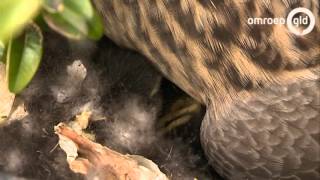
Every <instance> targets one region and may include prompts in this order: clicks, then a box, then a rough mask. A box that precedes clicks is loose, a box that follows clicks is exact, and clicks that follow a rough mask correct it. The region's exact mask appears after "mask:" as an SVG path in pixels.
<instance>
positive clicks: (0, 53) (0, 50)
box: [0, 41, 6, 63]
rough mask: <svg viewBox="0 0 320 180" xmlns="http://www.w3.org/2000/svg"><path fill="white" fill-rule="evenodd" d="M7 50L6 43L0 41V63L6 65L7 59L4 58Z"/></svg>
mask: <svg viewBox="0 0 320 180" xmlns="http://www.w3.org/2000/svg"><path fill="white" fill-rule="evenodd" d="M5 48H6V47H5V45H4V43H3V42H2V41H0V62H3V63H5V58H4V56H5V54H6V52H5V51H6V49H5Z"/></svg>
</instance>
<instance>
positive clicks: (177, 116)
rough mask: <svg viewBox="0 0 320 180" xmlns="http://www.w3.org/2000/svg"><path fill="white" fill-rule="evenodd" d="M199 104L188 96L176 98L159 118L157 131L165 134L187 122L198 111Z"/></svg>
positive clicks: (199, 109)
mask: <svg viewBox="0 0 320 180" xmlns="http://www.w3.org/2000/svg"><path fill="white" fill-rule="evenodd" d="M200 111H201V104H200V103H199V102H197V101H195V100H194V99H192V98H190V97H183V98H180V99H178V100H176V101H175V102H174V103H173V104H172V105H171V106H170V108H169V110H168V111H167V112H166V113H165V114H164V115H163V116H162V117H160V119H159V124H158V127H159V132H160V133H161V134H166V133H168V132H170V131H172V130H174V129H176V128H177V127H180V126H182V125H185V124H186V123H188V122H189V121H190V120H191V119H192V117H194V115H195V114H198V113H200Z"/></svg>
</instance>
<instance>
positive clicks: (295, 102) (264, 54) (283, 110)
mask: <svg viewBox="0 0 320 180" xmlns="http://www.w3.org/2000/svg"><path fill="white" fill-rule="evenodd" d="M93 2H94V4H95V6H96V7H97V9H98V11H99V12H100V13H101V14H102V15H103V17H104V18H103V20H104V26H105V34H106V35H107V36H108V37H109V38H111V39H112V40H114V41H115V42H116V43H117V44H119V45H121V46H124V47H128V48H131V49H134V50H136V51H139V52H140V53H142V54H143V55H145V56H146V57H147V58H148V59H150V60H151V61H152V62H153V64H154V65H156V66H157V67H158V68H159V70H160V71H162V72H163V74H164V75H165V76H166V77H168V78H169V79H170V80H172V81H173V82H174V83H176V84H177V85H178V86H180V87H181V88H182V89H183V90H185V91H186V92H187V93H189V94H190V95H191V96H193V97H194V98H196V99H197V100H199V101H200V102H202V103H204V104H205V105H206V106H207V107H208V110H207V119H205V121H204V123H203V124H204V125H203V131H202V132H203V133H202V135H203V145H204V149H205V150H206V151H207V154H208V156H209V159H210V160H212V162H213V166H214V167H217V169H220V172H221V173H222V174H223V175H224V176H227V177H229V178H232V179H234V178H235V179H236V177H244V176H248V177H251V178H252V177H254V178H255V177H258V176H256V175H257V174H263V175H262V176H263V177H268V178H278V177H286V178H289V179H290V176H294V178H293V179H295V178H296V177H302V175H297V173H294V172H295V171H297V172H300V170H299V168H300V169H303V168H306V169H308V168H307V167H309V166H308V165H310V166H312V168H311V167H310V168H309V169H311V170H310V174H313V175H314V176H311V175H310V177H319V169H317V171H314V169H313V165H314V163H311V161H309V160H310V159H308V158H307V156H310V155H311V154H312V153H313V154H312V155H315V154H314V152H315V151H319V150H320V148H319V143H320V142H319V139H320V137H319V133H318V130H316V128H315V127H314V126H312V125H311V124H317V123H318V124H319V123H320V120H319V115H318V114H319V108H314V107H313V106H312V107H311V105H310V104H308V103H307V102H305V101H308V99H314V98H318V96H315V94H312V95H310V96H308V95H306V94H304V93H305V89H303V88H306V87H303V84H301V87H299V84H300V83H298V82H303V83H305V82H306V83H307V82H309V81H312V83H318V80H315V79H317V78H318V77H319V62H320V23H319V2H318V1H317V0H260V1H256V0H239V1H237V0H93ZM301 6H302V7H306V8H309V9H310V10H312V12H313V14H314V15H315V16H316V27H315V28H314V30H313V31H312V32H311V33H310V34H308V35H306V36H296V35H294V34H292V33H291V32H289V31H288V30H287V27H286V26H285V25H249V24H247V19H248V18H249V17H262V18H263V17H286V16H287V14H288V12H289V11H290V10H292V9H294V8H296V7H301ZM285 84H286V85H285ZM307 84H308V83H307ZM296 86H298V87H296ZM271 87H273V88H271ZM312 87H313V90H314V91H317V88H318V86H315V85H313V86H312ZM270 88H271V89H270ZM277 88H278V89H279V92H277V93H279V94H277V93H275V92H274V93H271V92H273V90H272V89H277ZM282 88H285V89H287V90H286V91H282ZM291 88H292V90H288V89H291ZM295 90H296V91H297V93H298V95H297V94H294V95H293V94H290V93H291V91H295ZM269 91H270V93H269ZM289 91H290V92H289ZM263 93H266V95H264V94H263ZM268 93H269V94H268ZM258 94H259V95H258ZM269 95H270V97H269ZM282 95H283V96H285V97H286V98H288V100H287V101H288V102H286V99H282ZM259 96H261V97H265V99H264V101H263V100H259V98H260V97H259ZM273 96H274V98H272V97H273ZM257 98H258V99H257ZM283 98H284V97H283ZM254 99H257V100H256V102H255V103H257V104H250V103H249V104H248V102H246V101H247V100H254ZM278 101H279V102H281V103H278V104H276V105H275V104H274V103H276V102H278ZM240 102H242V103H244V104H242V105H243V106H241V103H240ZM308 102H309V101H308ZM239 103H240V104H239ZM265 103H267V104H265ZM268 103H269V104H268ZM299 103H306V104H302V105H301V107H304V109H299V108H298V106H299ZM236 106H239V107H236ZM269 106H270V107H269ZM259 107H260V108H261V109H259ZM252 108H253V112H250V113H249V114H250V116H249V115H247V113H248V111H250V109H252ZM255 108H256V109H255ZM297 108H298V109H297ZM248 109H249V110H248ZM256 111H257V112H256ZM260 111H263V113H262V112H260ZM278 112H279V114H274V113H278ZM314 112H316V113H318V114H317V115H316V117H317V119H316V120H315V119H313V118H312V117H309V118H307V117H304V116H301V115H303V114H304V115H310V114H312V113H314ZM261 113H262V114H261ZM242 116H243V117H242ZM246 116H249V117H248V118H251V119H250V120H249V119H246V118H245V117H246ZM258 116H259V117H258ZM260 116H263V117H260ZM230 118H231V119H230ZM294 118H296V120H294ZM208 119H209V120H208ZM236 119H237V120H236ZM293 122H294V123H293ZM307 127H308V128H307ZM312 128H315V129H312ZM259 129H261V132H259V131H258V130H259ZM307 130H310V131H317V133H314V134H312V133H311V132H307ZM255 131H257V132H255ZM241 133H246V134H241ZM207 136H208V137H207ZM233 136H234V137H233ZM316 138H317V139H316ZM214 141H216V142H214ZM243 142H246V143H247V144H241V143H243ZM298 142H299V143H300V144H299V145H297V144H296V143H298ZM303 142H305V144H303ZM248 143H249V144H250V147H248ZM278 146H279V147H280V146H285V148H278ZM300 146H301V147H303V148H300V149H299V148H297V147H300ZM227 147H228V148H227ZM226 148H227V149H226ZM259 148H260V149H259ZM303 151H305V152H306V151H310V154H308V155H306V153H305V152H303ZM218 154H219V155H218ZM317 156H319V153H318V154H317ZM315 159H317V158H315ZM315 162H316V163H319V161H315ZM304 163H307V164H304ZM228 169H229V170H228ZM230 169H233V170H234V171H235V172H237V173H239V176H238V175H235V174H232V172H231V171H230ZM241 169H242V170H243V172H245V173H240V172H241V171H240V170H241ZM306 171H307V170H306ZM306 171H303V170H301V172H306ZM305 177H307V176H305Z"/></svg>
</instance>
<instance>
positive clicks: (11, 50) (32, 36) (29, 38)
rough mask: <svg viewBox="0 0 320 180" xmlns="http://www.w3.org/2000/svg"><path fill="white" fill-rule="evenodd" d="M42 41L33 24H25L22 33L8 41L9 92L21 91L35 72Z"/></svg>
mask: <svg viewBox="0 0 320 180" xmlns="http://www.w3.org/2000/svg"><path fill="white" fill-rule="evenodd" d="M42 42H43V37H42V33H41V31H40V28H39V27H38V26H37V25H35V24H31V25H29V26H27V28H26V30H25V32H24V33H23V34H22V35H20V36H19V37H17V38H16V39H14V40H11V41H9V45H8V50H7V79H8V86H9V90H10V91H11V92H13V93H19V92H21V91H22V90H23V89H24V88H25V87H26V86H27V85H28V83H29V82H30V81H31V79H32V77H33V76H34V74H35V73H36V71H37V69H38V67H39V64H40V61H41V56H42Z"/></svg>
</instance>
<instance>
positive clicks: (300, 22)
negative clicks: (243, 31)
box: [248, 7, 316, 36]
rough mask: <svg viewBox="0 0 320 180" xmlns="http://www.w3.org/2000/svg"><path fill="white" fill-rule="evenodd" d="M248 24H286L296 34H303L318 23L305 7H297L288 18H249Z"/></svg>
mask: <svg viewBox="0 0 320 180" xmlns="http://www.w3.org/2000/svg"><path fill="white" fill-rule="evenodd" d="M248 24H250V25H252V24H257V25H265V24H267V25H273V24H282V25H284V24H286V25H287V28H288V29H289V31H290V32H291V33H293V34H295V35H298V36H303V35H306V34H309V33H310V32H311V31H312V30H313V28H314V27H315V25H316V20H315V16H314V15H313V14H312V12H311V11H310V10H309V9H307V8H303V7H299V8H295V9H293V10H292V11H290V12H289V14H288V16H287V18H286V19H285V18H282V17H278V18H248Z"/></svg>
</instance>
